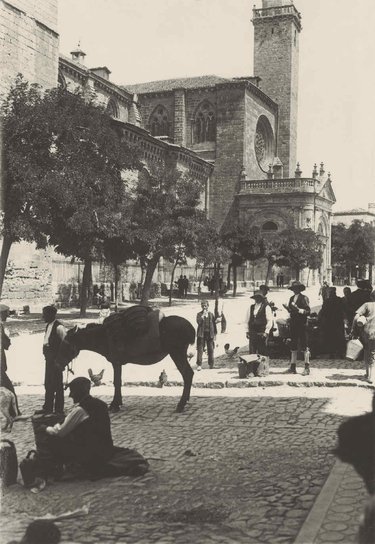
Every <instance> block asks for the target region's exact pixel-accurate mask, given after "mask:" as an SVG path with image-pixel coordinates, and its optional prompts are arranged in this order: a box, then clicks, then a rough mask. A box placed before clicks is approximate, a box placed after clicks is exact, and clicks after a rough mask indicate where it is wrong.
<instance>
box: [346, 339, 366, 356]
mask: <svg viewBox="0 0 375 544" xmlns="http://www.w3.org/2000/svg"><path fill="white" fill-rule="evenodd" d="M362 350H363V345H362V342H361V341H360V340H359V339H358V338H354V339H353V340H349V342H348V343H347V345H346V359H348V361H356V360H357V359H358V358H359V356H360V355H361V353H362Z"/></svg>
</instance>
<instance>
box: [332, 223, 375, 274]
mask: <svg viewBox="0 0 375 544" xmlns="http://www.w3.org/2000/svg"><path fill="white" fill-rule="evenodd" d="M374 256H375V227H374V226H373V225H371V224H369V223H362V222H361V221H358V220H354V221H353V222H352V223H351V225H350V226H349V227H345V225H344V224H342V223H340V224H338V225H333V226H332V264H334V265H339V266H342V267H345V270H346V273H347V275H348V277H349V278H350V277H351V276H352V275H353V273H356V272H357V270H356V269H355V267H356V266H357V267H358V270H359V272H361V273H362V269H364V268H365V267H366V266H367V265H373V264H374Z"/></svg>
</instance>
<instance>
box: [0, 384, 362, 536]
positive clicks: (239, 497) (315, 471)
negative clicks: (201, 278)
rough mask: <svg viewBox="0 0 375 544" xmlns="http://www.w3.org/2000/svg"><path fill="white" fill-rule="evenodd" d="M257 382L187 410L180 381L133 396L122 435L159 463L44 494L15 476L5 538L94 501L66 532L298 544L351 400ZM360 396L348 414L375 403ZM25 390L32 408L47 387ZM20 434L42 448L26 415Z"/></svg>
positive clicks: (25, 405)
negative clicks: (140, 472)
mask: <svg viewBox="0 0 375 544" xmlns="http://www.w3.org/2000/svg"><path fill="white" fill-rule="evenodd" d="M142 389H143V388H142ZM259 389H260V388H256V389H255V390H251V393H252V394H251V395H250V394H249V393H250V392H249V393H247V395H246V396H239V394H240V393H242V394H243V392H241V391H240V390H233V393H234V394H233V396H231V397H228V391H227V392H226V396H223V393H224V392H223V391H218V392H217V395H216V396H213V393H214V391H211V392H210V393H211V396H208V397H203V396H197V397H195V398H194V399H193V402H192V403H191V405H190V406H189V408H188V410H187V411H186V412H185V413H183V414H176V413H174V408H175V404H176V398H175V397H174V396H172V394H173V391H172V388H170V389H169V390H168V389H165V390H163V391H157V390H155V389H154V390H153V391H152V392H153V394H152V395H151V396H134V395H129V396H128V398H127V400H126V407H125V408H124V409H123V410H122V411H121V412H119V413H118V414H115V415H113V416H112V431H113V436H114V440H115V443H116V444H118V445H122V446H129V447H134V448H136V449H137V450H138V451H140V453H142V454H143V455H144V456H145V457H147V458H148V459H149V460H150V464H151V470H150V473H148V474H146V475H145V476H144V477H142V478H136V479H131V478H127V477H121V478H115V479H104V480H99V481H95V482H87V481H85V482H59V483H53V484H50V485H48V486H47V488H46V489H45V490H44V491H43V492H42V493H40V494H39V495H33V494H32V493H30V492H29V491H26V490H25V489H24V488H23V487H21V486H20V485H16V486H12V487H11V488H8V489H7V490H6V491H5V495H4V498H3V504H2V518H3V520H2V539H1V543H6V542H8V541H9V540H10V539H11V538H19V537H20V535H21V534H22V533H23V531H24V528H25V526H26V525H27V523H28V521H30V520H31V519H34V518H35V517H38V516H41V515H45V514H46V513H48V512H49V513H53V514H58V513H62V512H64V511H67V510H72V509H74V508H77V507H82V506H83V505H85V504H89V505H90V511H89V514H88V515H87V516H84V517H81V518H77V519H75V520H70V521H68V520H66V521H63V522H60V523H59V526H60V528H61V530H62V533H63V536H64V539H65V540H72V541H74V542H78V543H82V544H84V543H90V542H97V543H108V544H112V543H129V544H131V543H148V542H150V543H154V542H155V543H156V542H158V543H168V542H173V543H177V544H180V543H181V544H185V543H190V542H197V543H200V542H201V543H206V542H207V543H211V542H221V543H231V542H233V543H236V542H238V543H241V542H244V543H245V542H246V543H251V544H257V543H261V544H264V543H270V544H277V543H285V544H286V543H292V542H294V540H295V538H296V536H297V534H298V532H299V530H300V529H301V527H302V525H303V523H304V521H305V519H306V517H307V516H308V514H309V512H310V510H311V508H312V507H313V505H314V502H315V500H316V498H317V497H318V495H319V493H320V491H321V488H322V486H323V485H324V483H325V481H326V479H327V477H328V475H329V473H330V470H331V468H332V466H333V464H334V462H335V461H334V457H333V455H332V454H331V453H330V450H331V449H332V448H333V447H334V445H335V439H336V429H337V426H338V424H339V423H340V422H341V421H342V420H343V415H340V414H342V410H340V409H337V408H338V405H337V399H336V400H335V397H336V395H331V398H328V396H326V397H324V396H323V395H322V394H323V393H324V391H323V390H319V394H320V397H318V398H317V397H315V396H314V395H313V394H312V390H311V389H304V391H303V393H304V395H305V396H302V395H301V396H299V397H298V396H295V397H290V396H284V397H281V396H264V394H263V396H260V395H259V393H260V391H259ZM314 389H315V388H314ZM148 390H149V391H151V388H148ZM278 390H279V388H274V393H275V395H278V393H277V391H278ZM133 391H136V390H135V389H133ZM325 391H327V390H325ZM96 392H97V389H95V390H94V394H95V393H96ZM306 392H309V393H311V396H310V397H308V396H306ZM341 392H342V393H344V391H343V390H341ZM199 393H200V394H202V393H203V391H201V392H199ZM253 393H254V395H253ZM255 393H257V394H258V395H255ZM359 393H361V394H360V397H358V394H359ZM156 394H158V395H159V396H156ZM176 394H178V391H177V390H175V392H174V395H176ZM220 394H222V395H220ZM284 394H285V388H284ZM160 395H163V396H160ZM363 397H365V399H363ZM102 398H103V399H104V400H106V401H108V400H109V397H102ZM350 398H353V399H354V404H353V407H354V408H353V409H352V410H349V412H353V411H354V412H356V413H357V412H358V411H359V412H360V411H363V406H367V405H368V406H369V405H370V391H366V390H363V391H362V392H360V391H359V389H358V388H357V389H354V390H353V391H352V389H351V388H348V389H345V396H342V395H341V401H340V402H341V406H344V402H345V399H346V406H348V399H350ZM355 399H357V401H356V400H355ZM20 400H21V409H22V411H23V412H24V413H31V412H32V411H33V410H34V409H36V408H37V407H39V406H40V404H41V401H42V397H41V396H40V395H21V396H20ZM364 400H366V402H364ZM335 402H336V405H335ZM356 402H357V404H358V403H359V405H360V406H357V405H356ZM339 404H340V403H339ZM335 406H336V408H335ZM344 413H345V415H349V414H346V412H345V411H344ZM11 438H12V440H14V442H15V443H16V446H17V451H18V456H19V458H20V459H22V458H23V457H24V455H25V454H26V452H27V451H28V450H29V449H30V448H31V447H32V446H33V433H32V429H31V424H30V421H18V422H16V423H15V425H14V427H13V431H12V436H11ZM189 450H190V455H187V453H189ZM192 454H193V455H192ZM337 513H339V512H337ZM337 521H339V519H337ZM323 529H324V528H323ZM323 529H322V530H323ZM328 529H329V525H328ZM324 530H325V529H324ZM321 538H322V540H319V544H323V542H328V541H325V540H324V538H325V536H324V533H323V534H322V537H321ZM333 541H334V540H332V542H333Z"/></svg>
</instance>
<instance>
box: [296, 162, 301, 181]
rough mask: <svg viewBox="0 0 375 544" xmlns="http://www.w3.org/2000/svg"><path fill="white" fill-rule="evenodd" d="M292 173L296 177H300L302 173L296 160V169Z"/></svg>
mask: <svg viewBox="0 0 375 544" xmlns="http://www.w3.org/2000/svg"><path fill="white" fill-rule="evenodd" d="M294 175H295V177H296V178H300V177H301V175H302V170H301V168H300V164H299V162H297V167H296V171H295V172H294Z"/></svg>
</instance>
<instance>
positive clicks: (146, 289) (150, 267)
mask: <svg viewBox="0 0 375 544" xmlns="http://www.w3.org/2000/svg"><path fill="white" fill-rule="evenodd" d="M158 262H159V257H152V259H149V260H148V261H147V269H146V276H145V281H144V284H143V289H142V297H141V304H142V305H143V306H147V304H148V301H149V299H150V294H151V285H152V278H153V275H154V272H155V269H156V266H157V264H158Z"/></svg>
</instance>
